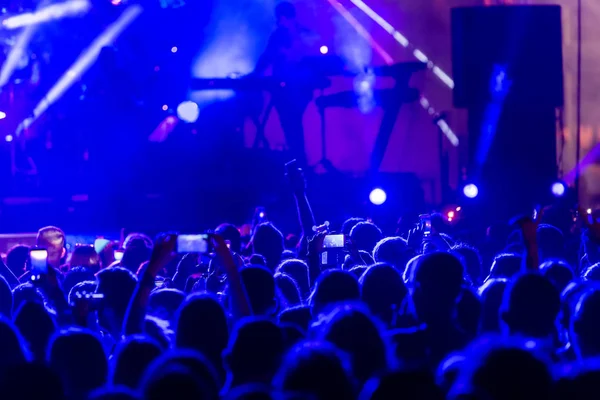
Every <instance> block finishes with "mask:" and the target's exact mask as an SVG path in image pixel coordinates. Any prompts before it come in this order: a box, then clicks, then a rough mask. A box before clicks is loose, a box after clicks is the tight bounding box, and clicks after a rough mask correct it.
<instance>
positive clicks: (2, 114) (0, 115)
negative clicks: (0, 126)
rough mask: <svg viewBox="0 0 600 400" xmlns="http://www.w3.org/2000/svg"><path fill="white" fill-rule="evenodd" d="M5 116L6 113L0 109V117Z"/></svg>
mask: <svg viewBox="0 0 600 400" xmlns="http://www.w3.org/2000/svg"><path fill="white" fill-rule="evenodd" d="M4 118H6V113H5V112H4V111H0V119H4Z"/></svg>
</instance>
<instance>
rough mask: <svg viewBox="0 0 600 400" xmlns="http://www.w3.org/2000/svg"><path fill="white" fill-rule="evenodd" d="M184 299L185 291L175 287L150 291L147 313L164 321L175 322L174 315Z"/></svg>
mask: <svg viewBox="0 0 600 400" xmlns="http://www.w3.org/2000/svg"><path fill="white" fill-rule="evenodd" d="M184 301H185V293H183V292H182V291H181V290H177V289H168V288H165V289H158V290H154V291H153V292H152V293H150V299H149V300H148V313H149V314H151V315H154V316H155V317H157V318H161V319H163V320H165V321H169V322H175V315H176V314H177V310H178V309H179V307H181V304H183V302H184Z"/></svg>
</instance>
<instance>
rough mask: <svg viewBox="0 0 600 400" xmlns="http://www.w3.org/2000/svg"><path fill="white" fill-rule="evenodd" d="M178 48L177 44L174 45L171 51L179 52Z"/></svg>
mask: <svg viewBox="0 0 600 400" xmlns="http://www.w3.org/2000/svg"><path fill="white" fill-rule="evenodd" d="M177 50H179V49H178V48H177V46H173V47H171V53H173V54H175V53H177Z"/></svg>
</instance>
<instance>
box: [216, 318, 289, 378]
mask: <svg viewBox="0 0 600 400" xmlns="http://www.w3.org/2000/svg"><path fill="white" fill-rule="evenodd" d="M283 353H284V337H283V333H282V331H281V329H280V328H279V327H278V326H277V325H276V324H275V323H274V322H271V321H270V320H267V319H262V318H247V319H243V320H241V321H239V322H238V323H237V324H236V326H235V327H234V330H233V332H232V333H231V338H230V340H229V345H228V347H227V350H226V351H225V353H224V358H225V364H226V366H227V370H228V381H229V387H235V386H240V385H244V384H248V383H264V384H270V383H271V380H272V379H273V376H274V375H275V373H276V372H277V369H278V368H279V364H280V363H281V359H282V358H283Z"/></svg>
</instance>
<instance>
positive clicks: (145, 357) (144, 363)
mask: <svg viewBox="0 0 600 400" xmlns="http://www.w3.org/2000/svg"><path fill="white" fill-rule="evenodd" d="M161 353H162V348H161V346H160V345H159V344H158V343H156V342H155V341H154V340H151V339H148V338H147V337H145V336H131V337H128V338H127V339H126V340H125V341H123V342H121V343H119V344H118V346H117V348H116V349H115V354H114V356H113V359H112V362H111V364H112V368H111V372H110V381H111V383H112V384H113V385H123V386H126V387H128V388H130V389H133V390H136V389H138V388H139V384H140V382H141V380H142V377H143V376H144V372H145V371H146V369H147V368H148V366H149V365H150V364H151V363H152V362H153V361H154V360H155V359H157V358H158V357H159V356H160V355H161Z"/></svg>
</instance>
